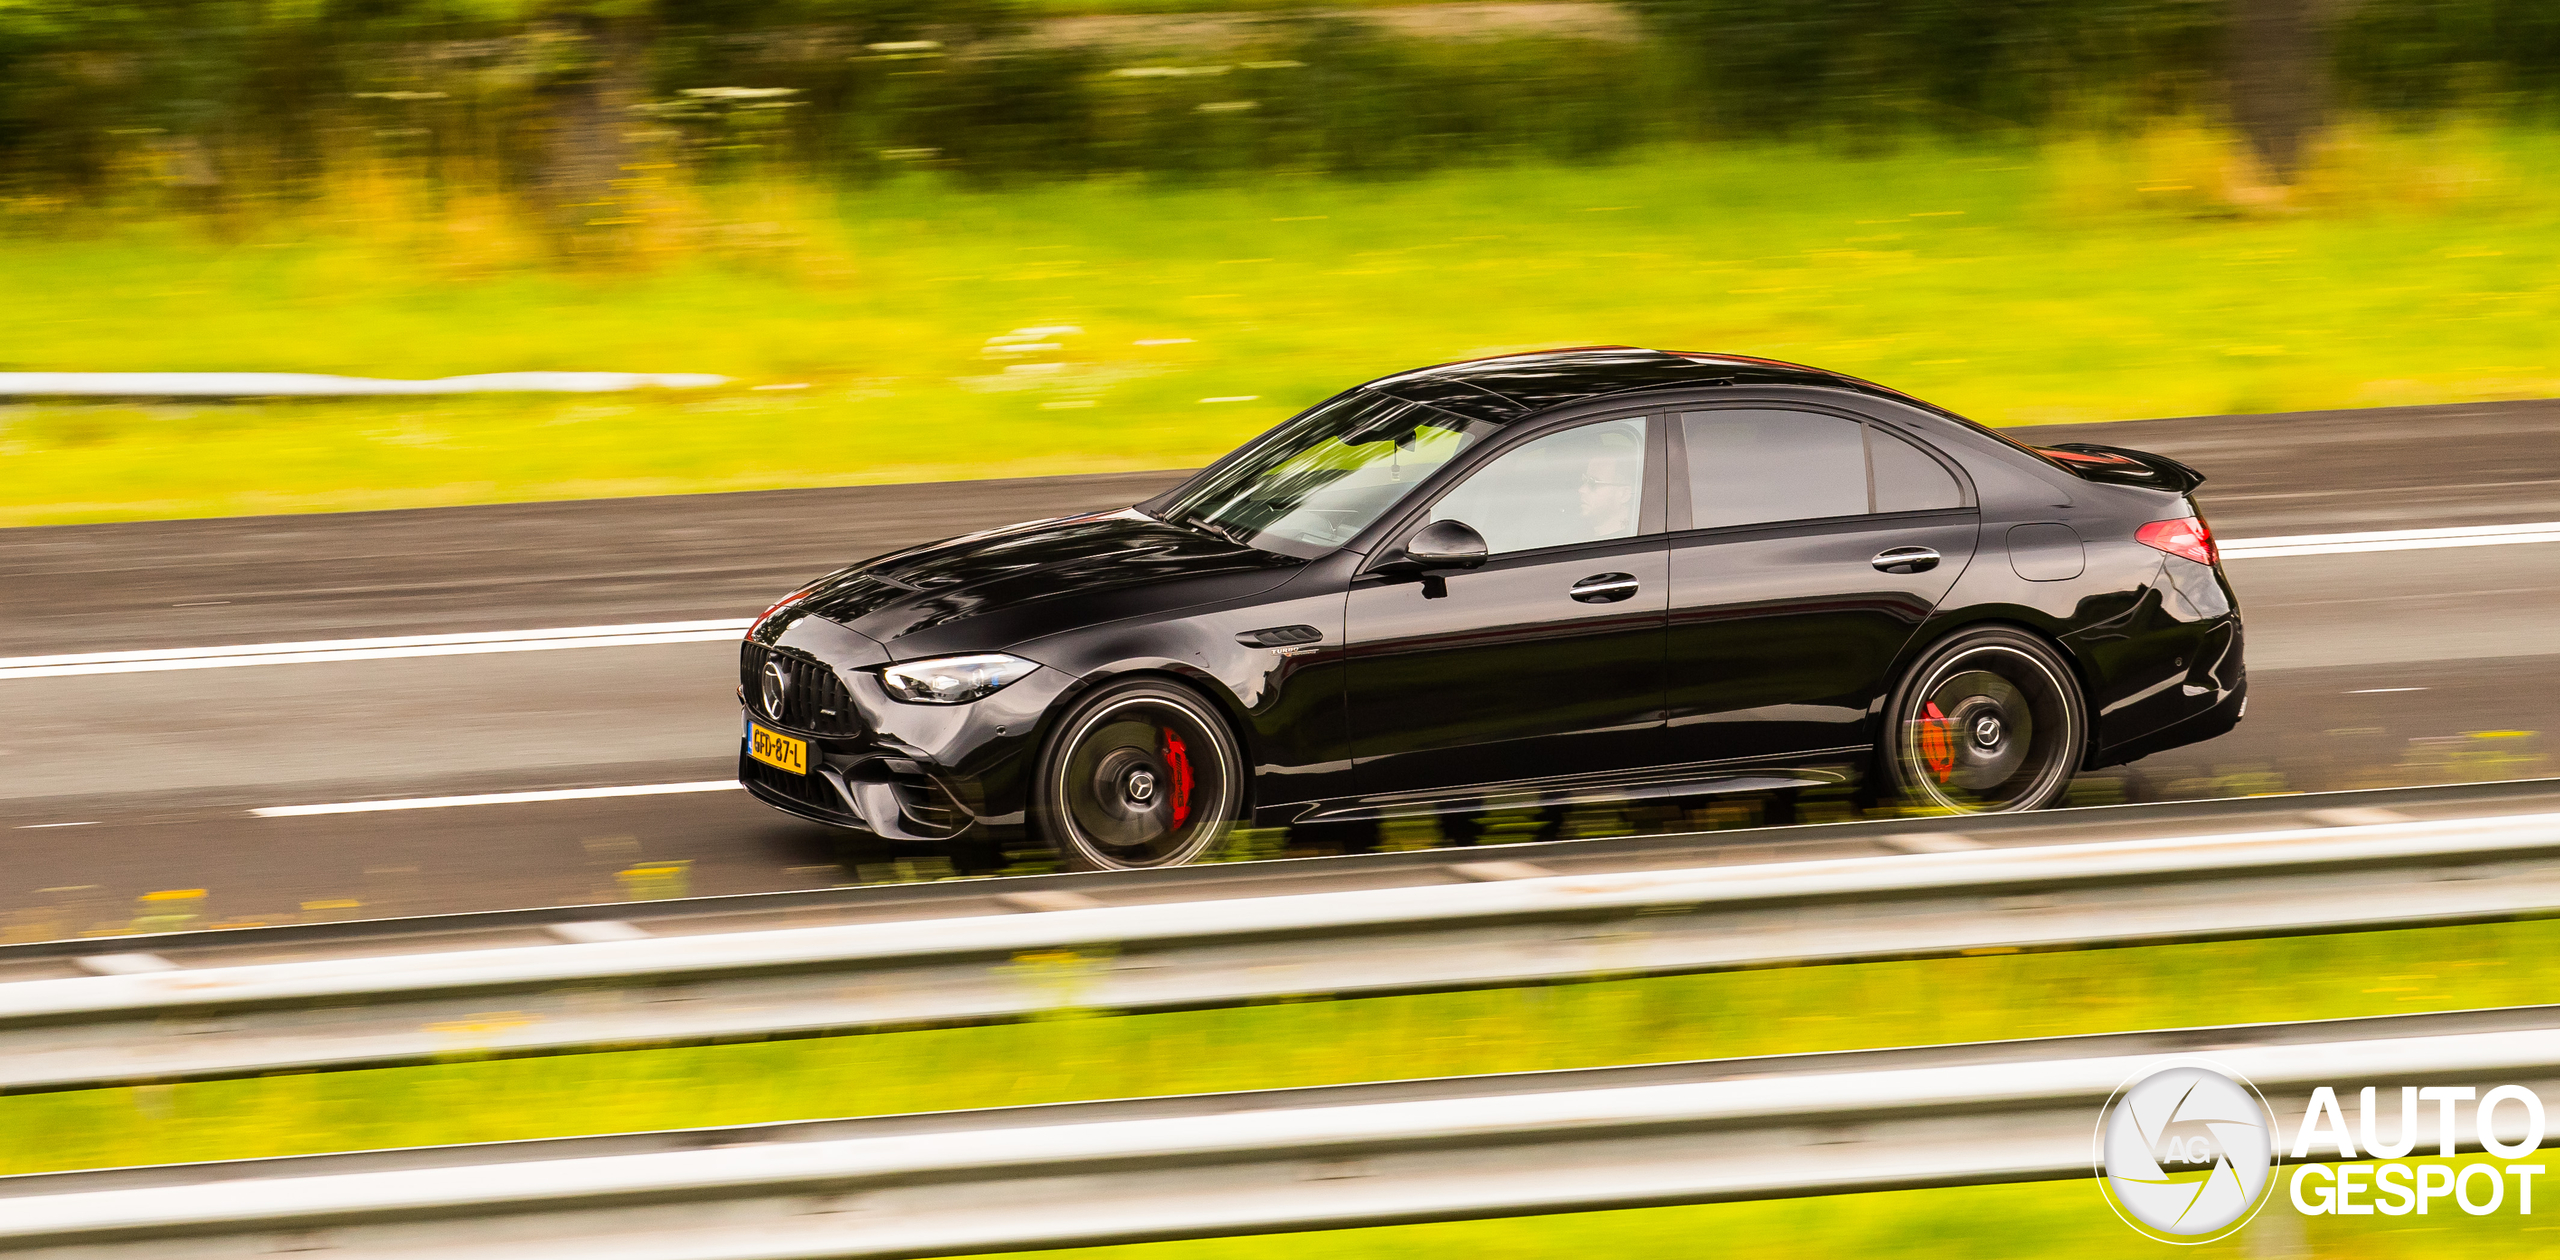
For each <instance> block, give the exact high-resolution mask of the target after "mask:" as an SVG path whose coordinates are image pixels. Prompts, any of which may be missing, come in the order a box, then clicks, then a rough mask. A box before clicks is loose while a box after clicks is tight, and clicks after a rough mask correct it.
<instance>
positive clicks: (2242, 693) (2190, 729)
mask: <svg viewBox="0 0 2560 1260" xmlns="http://www.w3.org/2000/svg"><path fill="white" fill-rule="evenodd" d="M2236 672H2237V670H2236V663H2235V673H2236ZM2248 708H2249V679H2248V676H2247V675H2246V674H2239V676H2238V677H2236V678H2235V679H2234V680H2233V682H2232V684H2231V687H2230V689H2229V690H2227V691H2225V692H2224V693H2222V695H2221V696H2220V697H2218V698H2216V699H2215V700H2214V701H2213V702H2212V706H2211V707H2210V708H2207V709H2205V710H2204V711H2203V712H2200V713H2196V714H2193V715H2191V716H2188V717H2185V718H2181V719H2179V720H2177V721H2175V722H2171V723H2170V724H2168V725H2167V726H2164V727H2161V728H2160V729H2159V730H2156V731H2153V732H2151V733H2150V734H2148V735H2143V736H2139V737H2137V738H2134V739H2130V740H2127V741H2125V742H2124V743H2122V744H2120V745H2117V746H2116V747H2113V748H2109V749H2106V750H2104V751H2103V752H2101V753H2100V754H2098V755H2097V756H2094V757H2091V758H2090V759H2089V766H2088V768H2089V769H2091V770H2095V769H2097V768H2099V767H2101V766H2120V765H2123V764H2124V763H2126V762H2128V761H2135V760H2139V759H2141V758H2144V757H2148V756H2150V755H2151V754H2153V753H2156V752H2167V751H2168V750H2170V749H2172V748H2183V747H2185V746H2187V745H2189V744H2200V743H2203V742H2204V741H2206V740H2208V739H2212V738H2214V737H2215V736H2217V735H2227V734H2229V733H2230V732H2231V728H2233V727H2235V726H2238V725H2240V717H2241V715H2242V714H2243V713H2246V712H2247V711H2248Z"/></svg>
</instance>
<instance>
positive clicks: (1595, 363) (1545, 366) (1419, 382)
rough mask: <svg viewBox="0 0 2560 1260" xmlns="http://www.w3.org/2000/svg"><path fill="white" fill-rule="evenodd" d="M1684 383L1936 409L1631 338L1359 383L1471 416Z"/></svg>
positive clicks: (1798, 372) (1848, 381)
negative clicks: (1833, 393)
mask: <svg viewBox="0 0 2560 1260" xmlns="http://www.w3.org/2000/svg"><path fill="white" fill-rule="evenodd" d="M1684 385H1685V386H1701V385H1809V386H1817V387H1823V388H1830V389H1846V390H1852V391H1855V392H1857V393H1861V394H1868V395H1872V396H1874V397H1879V398H1890V399H1892V400H1894V401H1895V402H1900V403H1905V404H1910V405H1914V406H1918V407H1921V408H1922V409H1924V410H1927V411H1930V412H1939V410H1940V409H1939V408H1937V407H1933V406H1930V405H1929V404H1927V403H1924V402H1921V401H1920V400H1919V399H1916V398H1913V397H1911V396H1910V395H1908V394H1905V393H1902V392H1901V391H1899V390H1892V389H1887V388H1885V387H1884V386H1882V385H1877V384H1874V383H1873V382H1870V381H1862V380H1859V379H1858V378H1856V377H1854V376H1844V375H1842V374H1840V373H1838V372H1826V371H1824V370H1822V369H1821V368H1812V367H1806V366H1804V365H1802V364H1799V363H1782V362H1780V361H1778V360H1776V359H1761V358H1754V357H1751V356H1748V355H1738V354H1709V353H1700V352H1693V351H1678V350H1646V349H1642V348H1640V347H1636V346H1576V347H1573V348H1571V349H1566V350H1539V351H1532V352H1530V353H1526V354H1505V355H1497V356H1495V357H1492V358H1485V359H1465V360H1461V361H1459V362H1456V363H1443V364H1440V365H1438V366H1436V367H1427V368H1417V369H1415V370H1413V371H1410V372H1398V373H1396V374H1395V375H1393V376H1386V377H1380V378H1379V379H1377V380H1374V381H1371V382H1369V383H1368V384H1367V385H1365V386H1363V387H1362V388H1365V389H1373V390H1376V391H1378V392H1380V393H1384V394H1388V395H1391V396H1393V397H1397V398H1402V399H1405V400H1407V401H1410V402H1420V403H1430V404H1431V405H1433V406H1436V407H1439V408H1441V409H1443V410H1446V411H1451V412H1455V413H1457V414H1459V415H1463V416H1466V417H1468V418H1470V419H1481V420H1490V421H1493V422H1496V423H1506V422H1509V421H1512V420H1517V419H1520V418H1522V417H1524V416H1530V415H1535V414H1537V413H1539V412H1543V411H1548V410H1551V409H1553V408H1556V407H1561V406H1566V405H1568V404H1572V403H1578V402H1585V401H1589V400H1591V399H1595V398H1605V397H1608V396H1609V395H1612V394H1624V393H1630V392H1633V391H1636V390H1644V389H1669V388H1678V387H1680V386H1684Z"/></svg>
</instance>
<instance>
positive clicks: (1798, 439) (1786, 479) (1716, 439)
mask: <svg viewBox="0 0 2560 1260" xmlns="http://www.w3.org/2000/svg"><path fill="white" fill-rule="evenodd" d="M1680 433H1681V439H1682V443H1683V445H1684V446H1686V448H1687V451H1688V463H1689V515H1690V528H1692V529H1716V528H1719V527H1722V526H1729V525H1762V524H1768V523H1771V522H1776V521H1802V520H1813V519H1817V518H1820V517H1829V516H1863V515H1865V514H1867V513H1870V512H1919V511H1926V510H1929V509H1932V508H1951V507H1962V506H1964V489H1963V487H1961V486H1959V485H1958V484H1957V483H1956V479H1955V477H1954V475H1953V474H1950V473H1949V472H1948V471H1947V470H1946V469H1945V468H1944V467H1943V466H1941V465H1940V464H1939V463H1938V461H1936V460H1934V459H1932V458H1930V457H1929V456H1928V455H1927V454H1926V453H1924V452H1922V451H1921V450H1920V448H1918V447H1916V446H1914V445H1912V444H1911V443H1910V442H1908V441H1906V440H1904V439H1902V438H1900V437H1897V436H1895V435H1893V434H1891V433H1888V432H1885V431H1884V430H1882V429H1880V428H1877V427H1875V426H1872V425H1867V424H1861V423H1859V422H1858V421H1856V420H1850V419H1846V418H1843V417H1840V416H1831V415H1824V414H1822V413H1820V412H1812V411H1784V410H1778V409H1775V408H1765V409H1764V408H1737V409H1733V410H1721V411H1692V412H1687V413H1684V414H1683V415H1682V416H1681V417H1680Z"/></svg>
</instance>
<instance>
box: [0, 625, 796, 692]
mask: <svg viewBox="0 0 2560 1260" xmlns="http://www.w3.org/2000/svg"><path fill="white" fill-rule="evenodd" d="M752 624H754V621H753V619H752V618H745V617H740V618H730V619H724V620H719V621H661V622H651V623H646V624H641V625H624V626H566V627H560V628H555V629H548V630H485V631H480V632H477V633H473V634H413V635H402V636H399V637H396V638H384V639H316V640H310V641H307V642H300V643H240V644H233V645H230V646H226V647H198V648H153V649H149V650H145V651H133V652H79V653H71V654H66V655H58V656H11V657H0V679H11V678H64V677H71V676H76V675H81V674H141V673H155V672H158V671H161V670H172V669H224V668H228V667H231V666H235V665H304V664H311V663H315V662H322V661H381V660H393V659H397V658H401V657H410V656H473V655H478V654H481V653H486V652H544V651H553V650H557V649H560V648H583V647H643V646H648V645H651V644H658V643H710V642H716V641H718V640H721V639H735V638H737V637H739V636H740V635H742V634H744V633H746V629H747V627H748V626H750V625H752Z"/></svg>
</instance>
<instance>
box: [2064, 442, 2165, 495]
mask: <svg viewBox="0 0 2560 1260" xmlns="http://www.w3.org/2000/svg"><path fill="white" fill-rule="evenodd" d="M2034 450H2035V453H2036V454H2038V455H2042V456H2044V457H2045V458H2047V459H2050V460H2052V461H2053V462H2055V463H2057V464H2060V465H2062V466H2063V467H2065V468H2068V469H2070V470H2071V471H2072V472H2073V473H2074V474H2076V475H2078V476H2079V478H2080V479H2081V480H2083V481H2102V482H2106V483H2109V484H2111V485H2119V486H2148V487H2150V488H2152V489H2155V490H2174V491H2176V492H2178V493H2180V494H2184V493H2186V492H2187V491H2189V490H2193V489H2195V488H2196V487H2197V486H2200V485H2203V484H2204V474H2203V473H2200V472H2197V471H2196V470H2195V469H2193V468H2190V467H2188V466H2186V465H2185V464H2182V463H2179V462H2178V461H2176V460H2174V459H2171V458H2169V457H2168V456H2166V455H2154V454H2152V453H2151V452H2149V451H2136V450H2127V449H2126V448H2124V447H2121V446H2098V445H2094V444H2092V443H2088V442H2059V443H2056V444H2054V445H2052V446H2039V447H2035V448H2034Z"/></svg>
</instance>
